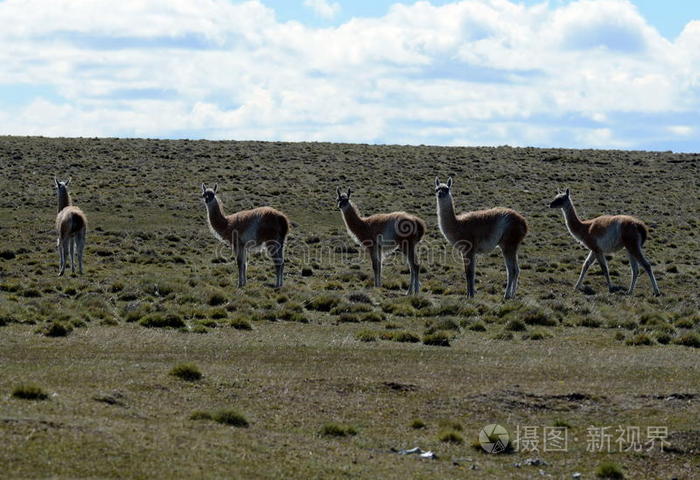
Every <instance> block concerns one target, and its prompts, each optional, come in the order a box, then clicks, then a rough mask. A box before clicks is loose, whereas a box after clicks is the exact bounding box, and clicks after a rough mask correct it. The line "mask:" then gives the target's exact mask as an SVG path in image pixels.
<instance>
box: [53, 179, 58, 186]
mask: <svg viewBox="0 0 700 480" xmlns="http://www.w3.org/2000/svg"><path fill="white" fill-rule="evenodd" d="M53 183H54V185H56V188H58V178H56V177H53Z"/></svg>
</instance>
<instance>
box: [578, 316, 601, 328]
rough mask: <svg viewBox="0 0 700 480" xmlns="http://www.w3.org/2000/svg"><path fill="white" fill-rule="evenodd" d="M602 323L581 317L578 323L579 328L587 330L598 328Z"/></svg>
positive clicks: (594, 319) (595, 319)
mask: <svg viewBox="0 0 700 480" xmlns="http://www.w3.org/2000/svg"><path fill="white" fill-rule="evenodd" d="M601 325H602V322H601V321H600V320H598V319H597V318H594V317H583V318H582V319H581V321H580V322H579V326H581V327H587V328H599V327H600V326H601Z"/></svg>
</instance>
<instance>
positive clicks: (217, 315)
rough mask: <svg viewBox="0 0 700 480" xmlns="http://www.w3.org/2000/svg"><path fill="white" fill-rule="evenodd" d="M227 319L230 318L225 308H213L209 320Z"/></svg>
mask: <svg viewBox="0 0 700 480" xmlns="http://www.w3.org/2000/svg"><path fill="white" fill-rule="evenodd" d="M226 317H228V312H227V311H226V309H225V308H221V307H219V308H212V309H211V310H210V311H209V318H213V319H216V320H219V319H222V318H226Z"/></svg>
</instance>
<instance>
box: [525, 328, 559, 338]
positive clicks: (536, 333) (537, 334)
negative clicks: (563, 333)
mask: <svg viewBox="0 0 700 480" xmlns="http://www.w3.org/2000/svg"><path fill="white" fill-rule="evenodd" d="M551 336H552V334H551V333H549V332H548V331H546V330H533V331H532V332H529V333H526V334H524V335H523V340H544V339H545V338H549V337H551Z"/></svg>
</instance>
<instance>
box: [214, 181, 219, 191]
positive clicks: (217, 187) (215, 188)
mask: <svg viewBox="0 0 700 480" xmlns="http://www.w3.org/2000/svg"><path fill="white" fill-rule="evenodd" d="M218 191H219V184H218V183H215V184H214V193H216V192H218Z"/></svg>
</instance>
